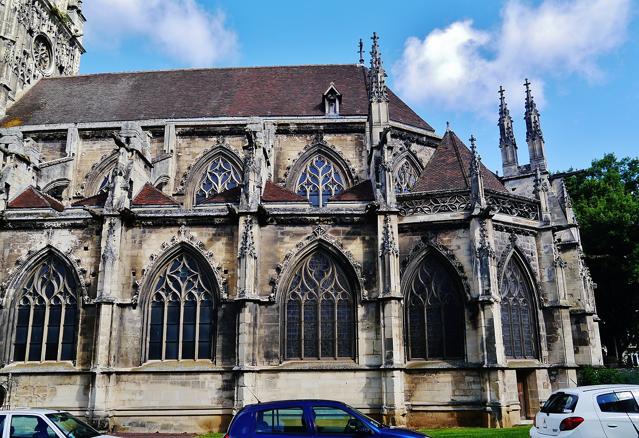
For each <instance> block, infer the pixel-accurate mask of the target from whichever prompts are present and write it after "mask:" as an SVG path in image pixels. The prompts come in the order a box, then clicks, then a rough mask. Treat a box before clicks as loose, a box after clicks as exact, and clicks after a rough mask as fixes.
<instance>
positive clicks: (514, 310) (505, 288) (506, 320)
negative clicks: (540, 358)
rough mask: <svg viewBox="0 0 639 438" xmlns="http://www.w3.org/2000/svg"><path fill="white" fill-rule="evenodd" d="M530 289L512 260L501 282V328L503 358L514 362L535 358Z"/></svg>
mask: <svg viewBox="0 0 639 438" xmlns="http://www.w3.org/2000/svg"><path fill="white" fill-rule="evenodd" d="M534 308H535V307H534V304H533V301H532V287H531V286H530V283H529V281H528V280H527V278H526V275H525V273H524V268H523V266H522V265H521V263H520V262H519V261H518V260H516V257H514V256H513V257H511V258H510V260H509V261H508V264H507V265H506V267H505V268H504V274H503V278H502V282H501V324H502V332H503V338H504V348H505V351H506V356H507V357H509V358H513V359H525V358H536V357H537V347H536V346H537V335H536V333H537V331H536V329H535V317H534Z"/></svg>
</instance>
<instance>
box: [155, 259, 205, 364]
mask: <svg viewBox="0 0 639 438" xmlns="http://www.w3.org/2000/svg"><path fill="white" fill-rule="evenodd" d="M205 272H206V268H205V267H203V266H202V265H201V264H200V263H198V261H197V260H196V259H195V258H194V257H193V256H192V255H190V254H188V253H187V252H182V253H180V254H178V255H177V256H175V257H174V258H172V259H171V260H170V261H169V262H168V263H167V264H166V265H165V266H164V268H163V269H162V270H161V271H160V272H159V274H158V275H157V276H156V278H155V280H154V282H153V295H152V296H151V301H150V309H149V315H150V317H149V345H148V359H149V360H181V359H196V360H197V359H209V360H210V359H212V358H213V349H214V342H213V337H214V328H215V317H214V310H215V307H214V302H213V292H212V290H211V286H210V285H211V281H210V280H209V276H207V275H206V274H205Z"/></svg>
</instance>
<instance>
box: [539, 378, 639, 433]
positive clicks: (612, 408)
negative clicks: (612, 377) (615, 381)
mask: <svg viewBox="0 0 639 438" xmlns="http://www.w3.org/2000/svg"><path fill="white" fill-rule="evenodd" d="M550 436H558V437H571V438H637V437H639V385H598V386H581V387H578V388H566V389H561V390H559V391H555V392H554V393H553V394H552V395H551V396H550V398H548V401H547V402H546V403H545V404H544V406H543V407H542V408H541V411H540V412H539V413H538V414H537V415H536V416H535V425H534V426H533V427H532V428H531V429H530V437H531V438H548V437H550Z"/></svg>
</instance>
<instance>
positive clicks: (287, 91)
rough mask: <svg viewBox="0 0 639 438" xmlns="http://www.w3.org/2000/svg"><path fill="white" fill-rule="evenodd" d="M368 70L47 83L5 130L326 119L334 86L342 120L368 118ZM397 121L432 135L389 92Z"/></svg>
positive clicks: (14, 111)
mask: <svg viewBox="0 0 639 438" xmlns="http://www.w3.org/2000/svg"><path fill="white" fill-rule="evenodd" d="M366 74H367V70H366V68H364V67H362V66H357V65H307V66H280V67H252V68H247V67H242V68H209V69H191V70H169V71H147V72H135V73H101V74H91V75H79V76H66V77H51V78H44V79H41V80H40V81H39V82H38V83H37V84H36V85H34V86H33V87H32V88H31V89H30V90H29V91H28V92H27V93H25V94H24V96H23V97H22V98H20V99H19V100H18V101H17V102H15V103H14V104H13V105H12V106H11V107H10V108H9V110H8V111H7V116H6V117H4V119H2V123H3V124H8V123H9V122H11V125H14V126H15V125H44V124H58V123H88V122H115V121H128V120H149V119H185V118H209V117H250V116H315V117H317V116H324V105H323V103H322V96H323V93H324V91H325V90H326V88H327V87H328V86H329V85H330V84H331V82H333V83H334V84H335V87H336V88H337V89H338V90H340V93H341V95H342V101H341V103H340V115H343V116H367V115H368V106H369V100H368V92H367V80H366ZM389 99H390V101H389V111H390V117H391V120H393V121H397V122H400V123H404V124H407V125H411V126H415V127H418V128H422V129H426V130H429V131H433V128H432V127H431V126H430V125H429V124H428V123H426V122H425V121H424V120H422V119H421V118H420V117H419V116H418V115H417V114H416V113H415V112H414V111H413V110H411V109H410V108H409V107H408V106H407V105H406V104H405V103H404V102H403V101H402V100H401V99H399V98H398V97H397V96H396V95H395V94H393V93H392V92H390V91H389Z"/></svg>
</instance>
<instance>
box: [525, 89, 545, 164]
mask: <svg viewBox="0 0 639 438" xmlns="http://www.w3.org/2000/svg"><path fill="white" fill-rule="evenodd" d="M524 86H525V87H526V114H525V116H524V120H525V121H526V142H527V143H528V151H529V154H530V165H531V167H532V168H533V169H535V168H540V169H541V170H546V157H545V151H544V136H543V134H542V132H541V121H540V118H539V111H537V104H535V99H534V98H533V96H532V93H531V91H530V82H529V81H528V79H526V82H525V83H524Z"/></svg>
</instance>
